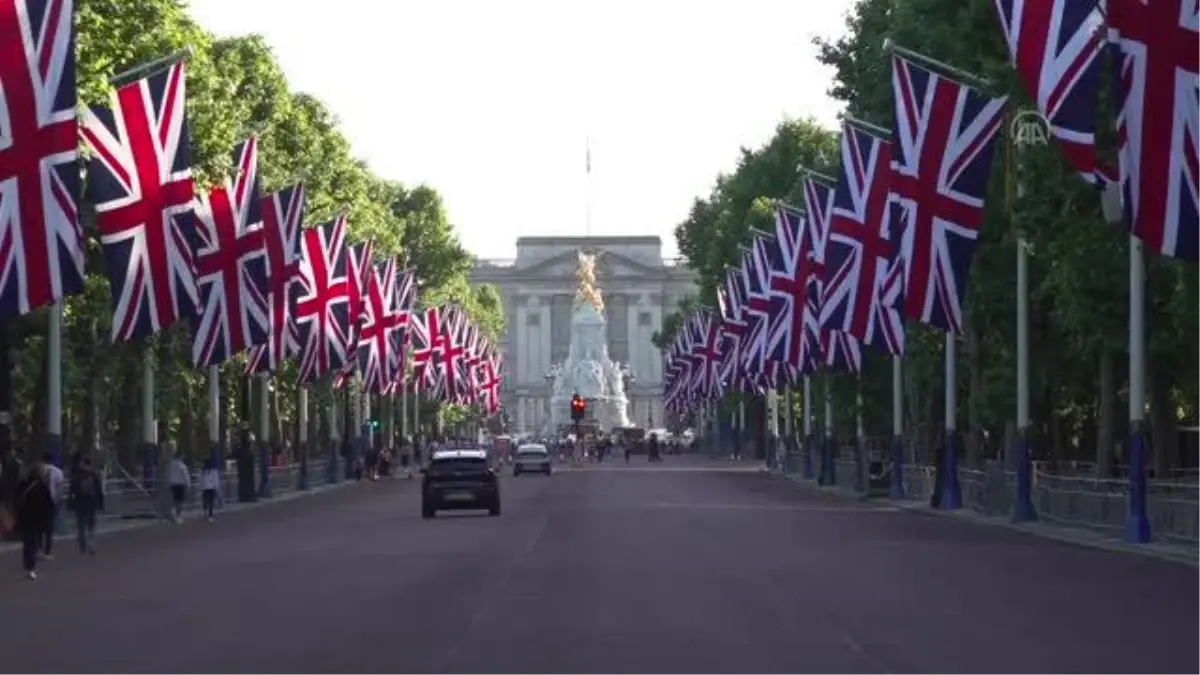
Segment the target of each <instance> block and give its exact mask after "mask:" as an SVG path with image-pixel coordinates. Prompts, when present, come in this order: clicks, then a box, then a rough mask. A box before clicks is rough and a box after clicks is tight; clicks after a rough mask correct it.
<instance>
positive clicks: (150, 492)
mask: <svg viewBox="0 0 1200 675" xmlns="http://www.w3.org/2000/svg"><path fill="white" fill-rule="evenodd" d="M269 479H270V491H271V496H275V497H277V496H280V495H283V494H287V493H289V492H295V491H296V490H298V489H300V465H299V464H296V463H294V464H284V465H281V466H273V467H271V470H270V474H269ZM260 481H261V478H260V477H259V476H258V474H257V471H256V473H255V484H256V485H258V484H259V482H260ZM326 482H327V479H326V460H316V459H314V460H310V461H309V462H308V485H309V487H313V486H317V485H323V484H325V483H326ZM236 500H237V473H236V472H233V471H226V472H223V473H222V474H221V488H220V490H219V491H218V496H217V508H218V509H220V508H222V507H223V506H224V505H225V504H227V503H230V502H234V501H236ZM169 501H170V496H169V494H167V491H165V490H162V489H160V486H159V485H157V484H156V483H155V482H154V481H153V480H145V479H141V478H135V477H134V476H132V475H130V474H127V473H123V472H120V471H110V472H108V475H107V476H106V477H105V479H104V512H103V513H102V514H101V518H102V519H107V520H138V519H154V518H160V517H162V516H163V515H164V514H166V513H167V512H168V509H167V505H168V504H169ZM200 506H201V504H200V473H199V472H198V471H196V472H193V474H192V482H191V485H190V486H189V488H188V491H187V493H186V495H185V498H184V511H185V513H186V512H190V511H198V510H199V509H200Z"/></svg>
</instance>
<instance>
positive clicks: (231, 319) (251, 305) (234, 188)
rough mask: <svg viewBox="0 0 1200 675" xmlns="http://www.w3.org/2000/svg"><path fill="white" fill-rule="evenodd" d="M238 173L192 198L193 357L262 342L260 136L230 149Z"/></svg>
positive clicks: (221, 357) (209, 360)
mask: <svg viewBox="0 0 1200 675" xmlns="http://www.w3.org/2000/svg"><path fill="white" fill-rule="evenodd" d="M233 161H234V166H235V167H237V175H236V176H235V177H234V179H233V181H232V182H230V183H227V184H226V185H223V186H220V187H216V188H213V189H212V191H211V192H209V193H208V194H207V195H200V196H199V197H197V198H196V241H197V246H196V249H195V251H196V282H197V285H198V286H199V289H200V311H199V313H197V314H196V315H195V316H193V317H192V333H193V336H194V338H193V341H192V362H193V363H194V364H195V365H196V367H197V368H200V367H203V366H212V365H216V364H218V363H221V362H223V361H225V360H226V359H228V358H230V357H232V356H233V355H235V354H237V353H238V352H240V351H242V350H243V349H245V348H247V347H250V346H253V345H259V344H263V343H264V342H266V341H267V334H268V332H269V331H270V328H271V326H270V318H269V317H268V316H267V290H268V287H267V249H266V237H265V236H264V232H263V223H262V204H261V202H260V198H259V194H258V140H257V139H255V138H250V139H249V140H246V141H243V142H242V143H241V144H239V145H238V147H237V148H236V149H235V150H234V152H233Z"/></svg>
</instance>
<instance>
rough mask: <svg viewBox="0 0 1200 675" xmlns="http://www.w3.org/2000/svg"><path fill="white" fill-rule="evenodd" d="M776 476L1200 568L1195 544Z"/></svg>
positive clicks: (858, 496)
mask: <svg viewBox="0 0 1200 675" xmlns="http://www.w3.org/2000/svg"><path fill="white" fill-rule="evenodd" d="M772 475H776V476H780V477H782V478H786V479H788V480H790V481H792V482H793V483H796V484H797V485H800V486H802V487H805V488H808V489H812V490H820V491H821V492H826V493H829V494H834V495H838V496H839V497H845V498H847V499H857V500H859V501H871V502H877V503H881V504H890V505H892V506H896V507H898V508H902V509H904V510H906V511H912V512H914V513H920V514H924V515H926V516H931V517H941V518H954V519H956V520H960V521H965V522H971V523H975V524H978V525H984V526H989V527H1004V528H1008V529H1010V530H1016V531H1018V532H1024V533H1026V534H1030V535H1033V536H1035V537H1043V538H1045V539H1054V540H1056V541H1061V542H1065V543H1068V544H1075V545H1077V546H1087V547H1090V548H1098V549H1102V550H1105V551H1114V552H1117V553H1130V554H1133V555H1140V556H1145V557H1148V558H1155V559H1158V560H1164V561H1167V562H1174V563H1179V564H1182V565H1188V566H1190V567H1196V568H1200V546H1197V545H1195V544H1191V545H1189V544H1187V543H1182V542H1180V543H1176V542H1161V541H1154V542H1150V543H1149V544H1129V543H1126V542H1125V541H1124V540H1123V539H1121V538H1120V537H1119V536H1113V535H1112V534H1110V533H1108V532H1103V531H1098V530H1094V529H1089V528H1081V527H1067V526H1063V525H1054V524H1052V523H1047V522H1043V521H1037V522H1032V523H1013V522H1010V521H1009V519H1008V518H1007V517H1003V516H987V515H984V514H982V513H979V512H977V511H975V510H973V509H969V508H963V509H958V510H954V511H946V510H942V509H935V508H932V507H930V506H929V502H927V501H917V500H912V499H902V500H899V501H892V500H890V499H886V498H878V497H876V498H871V497H868V496H866V495H862V494H859V493H856V492H855V491H854V490H853V489H852V488H850V487H848V486H823V485H817V484H816V482H815V481H811V480H805V479H803V478H801V477H800V476H799V475H796V474H781V473H779V472H772Z"/></svg>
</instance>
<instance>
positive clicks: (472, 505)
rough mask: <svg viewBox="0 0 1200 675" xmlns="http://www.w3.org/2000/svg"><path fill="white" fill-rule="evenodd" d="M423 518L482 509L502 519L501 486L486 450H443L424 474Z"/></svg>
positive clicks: (430, 461)
mask: <svg viewBox="0 0 1200 675" xmlns="http://www.w3.org/2000/svg"><path fill="white" fill-rule="evenodd" d="M422 473H424V474H425V475H424V478H423V480H422V481H421V516H422V517H424V518H433V517H434V516H435V515H437V512H438V511H449V510H455V511H457V510H465V509H481V510H486V511H487V512H488V515H489V516H498V515H500V484H499V481H498V480H497V478H496V472H495V471H494V470H492V467H491V466H489V464H488V454H487V451H486V450H442V451H439V452H435V453H433V457H432V458H431V459H430V460H429V465H428V466H427V467H425V469H423V470H422Z"/></svg>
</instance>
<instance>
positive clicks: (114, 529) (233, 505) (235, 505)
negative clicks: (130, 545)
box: [0, 480, 371, 555]
mask: <svg viewBox="0 0 1200 675" xmlns="http://www.w3.org/2000/svg"><path fill="white" fill-rule="evenodd" d="M370 482H371V481H367V480H363V481H362V482H361V483H363V484H365V483H370ZM359 484H360V482H359V481H354V480H343V481H341V482H338V483H321V484H319V485H315V486H313V487H311V488H309V489H307V490H287V491H284V492H277V493H275V495H273V496H272V497H270V498H268V499H260V500H259V501H256V502H238V501H226V502H225V504H224V506H223V507H222V508H221V509H220V510H218V511H217V515H222V514H226V515H227V514H231V513H238V512H241V511H248V510H252V509H256V508H258V507H269V506H271V505H272V504H285V503H287V502H290V501H295V500H297V499H300V498H303V497H315V496H317V495H322V494H325V493H327V492H334V491H337V490H339V489H342V488H345V487H347V486H351V485H359ZM60 517H61V518H65V519H66V520H64V521H63V522H64V523H66V526H65V528H61V529H60V532H61V533H58V534H56V535H55V539H56V540H61V541H63V542H65V543H64V545H67V544H68V543H69V544H70V545H73V543H74V539H75V529H74V522H75V521H74V516H73V515H72V514H71V513H70V512H68V511H65V510H64V511H63V513H62V514H60ZM194 520H203V518H202V516H201V515H200V512H199V510H198V509H193V510H190V511H187V512H185V518H184V522H187V521H194ZM170 524H172V522H171V521H170V520H167V519H165V518H135V519H104V520H102V521H101V522H100V523H98V526H97V528H96V533H95V534H94V535H93V536H94V537H96V538H100V539H103V538H105V537H108V536H109V535H113V534H117V533H119V532H128V531H131V530H143V529H146V528H150V527H156V526H160V525H170ZM67 540H70V542H67ZM20 550H21V542H19V541H6V542H0V555H4V554H6V553H12V552H15V551H20Z"/></svg>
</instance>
